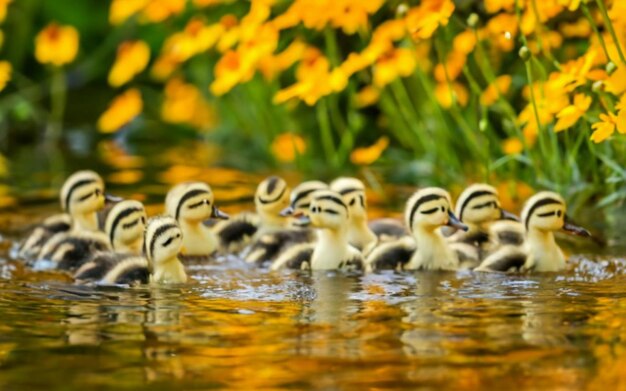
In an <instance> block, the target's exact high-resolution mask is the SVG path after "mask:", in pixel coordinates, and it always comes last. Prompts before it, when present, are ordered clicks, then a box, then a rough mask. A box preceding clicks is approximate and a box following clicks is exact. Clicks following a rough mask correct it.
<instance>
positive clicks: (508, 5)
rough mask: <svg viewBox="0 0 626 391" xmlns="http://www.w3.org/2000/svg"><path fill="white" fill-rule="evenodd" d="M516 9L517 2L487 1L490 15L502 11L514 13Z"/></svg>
mask: <svg viewBox="0 0 626 391" xmlns="http://www.w3.org/2000/svg"><path fill="white" fill-rule="evenodd" d="M513 7H515V0H485V9H486V10H487V12H488V13H490V14H495V13H496V12H498V11H500V10H505V11H512V10H513Z"/></svg>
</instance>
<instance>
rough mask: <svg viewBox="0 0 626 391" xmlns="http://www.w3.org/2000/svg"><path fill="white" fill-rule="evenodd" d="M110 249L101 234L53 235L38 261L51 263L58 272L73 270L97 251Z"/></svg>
mask: <svg viewBox="0 0 626 391" xmlns="http://www.w3.org/2000/svg"><path fill="white" fill-rule="evenodd" d="M110 249H111V246H110V245H109V241H108V238H107V236H106V235H105V234H104V233H103V232H94V231H83V232H75V233H74V232H66V233H60V234H56V235H54V236H53V237H52V238H51V239H50V240H49V241H48V242H46V244H45V245H44V246H43V247H42V249H41V251H40V252H39V255H38V256H37V259H38V260H44V261H49V262H52V264H53V266H54V268H56V269H59V270H75V269H77V268H78V267H80V266H81V265H82V264H84V263H85V262H87V261H89V259H90V258H91V257H92V256H93V255H94V254H95V253H97V252H99V251H108V250H110Z"/></svg>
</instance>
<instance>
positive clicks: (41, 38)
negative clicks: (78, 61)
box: [35, 23, 79, 66]
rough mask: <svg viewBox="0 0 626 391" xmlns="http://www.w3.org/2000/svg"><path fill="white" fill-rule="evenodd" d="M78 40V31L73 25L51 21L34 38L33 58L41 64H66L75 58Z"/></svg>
mask: <svg viewBox="0 0 626 391" xmlns="http://www.w3.org/2000/svg"><path fill="white" fill-rule="evenodd" d="M78 41H79V36H78V31H77V30H76V29H75V28H74V27H72V26H60V25H58V24H56V23H51V24H49V25H48V26H47V27H46V28H44V29H43V30H41V31H40V32H39V34H37V37H36V38H35V58H36V59H37V61H39V62H40V63H42V64H51V65H55V66H61V65H65V64H68V63H70V62H72V61H74V58H76V54H77V53H78Z"/></svg>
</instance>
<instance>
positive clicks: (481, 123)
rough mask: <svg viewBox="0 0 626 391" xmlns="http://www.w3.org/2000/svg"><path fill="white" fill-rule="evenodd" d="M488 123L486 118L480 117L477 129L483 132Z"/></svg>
mask: <svg viewBox="0 0 626 391" xmlns="http://www.w3.org/2000/svg"><path fill="white" fill-rule="evenodd" d="M488 125H489V123H488V122H487V119H486V118H481V119H480V121H478V129H480V131H481V132H485V131H486V130H487V126H488Z"/></svg>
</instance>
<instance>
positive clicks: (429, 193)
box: [404, 187, 468, 232]
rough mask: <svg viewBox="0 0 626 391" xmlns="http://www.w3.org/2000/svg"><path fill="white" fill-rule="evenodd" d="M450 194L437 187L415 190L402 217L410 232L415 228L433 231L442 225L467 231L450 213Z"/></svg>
mask: <svg viewBox="0 0 626 391" xmlns="http://www.w3.org/2000/svg"><path fill="white" fill-rule="evenodd" d="M451 204H452V202H451V201H450V194H449V193H448V192H447V191H445V190H444V189H441V188H438V187H427V188H425V189H422V190H419V191H417V192H416V193H415V194H413V195H412V196H411V198H409V201H408V202H407V204H406V210H405V213H404V219H405V223H406V226H407V227H409V230H411V232H415V231H417V230H426V231H434V230H435V229H437V228H439V227H442V226H444V225H448V226H452V227H455V228H458V229H462V230H464V231H467V229H468V228H467V226H466V225H465V224H463V223H462V222H461V221H460V220H459V219H458V218H457V217H456V216H455V215H454V213H452V207H451Z"/></svg>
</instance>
